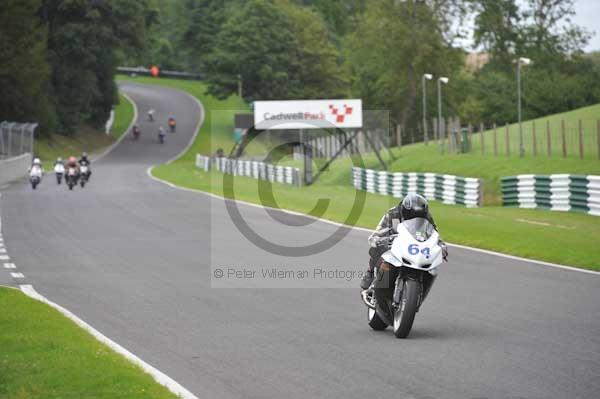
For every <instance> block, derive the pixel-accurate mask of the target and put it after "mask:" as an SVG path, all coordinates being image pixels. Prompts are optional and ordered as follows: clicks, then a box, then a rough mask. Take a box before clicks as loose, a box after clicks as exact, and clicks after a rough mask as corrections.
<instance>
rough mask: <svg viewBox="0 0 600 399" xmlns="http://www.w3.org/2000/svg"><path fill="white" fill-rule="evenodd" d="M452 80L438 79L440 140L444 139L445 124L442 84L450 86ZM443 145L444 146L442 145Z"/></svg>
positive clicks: (443, 77)
mask: <svg viewBox="0 0 600 399" xmlns="http://www.w3.org/2000/svg"><path fill="white" fill-rule="evenodd" d="M449 81H450V79H448V78H447V77H445V76H442V77H440V78H438V81H437V88H438V136H439V137H440V138H443V137H444V133H443V132H444V124H443V123H442V83H443V84H448V82H449ZM442 145H443V144H442Z"/></svg>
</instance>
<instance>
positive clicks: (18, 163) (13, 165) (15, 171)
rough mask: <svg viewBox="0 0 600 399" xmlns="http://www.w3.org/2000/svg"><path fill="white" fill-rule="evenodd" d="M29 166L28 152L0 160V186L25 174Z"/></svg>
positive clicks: (29, 155)
mask: <svg viewBox="0 0 600 399" xmlns="http://www.w3.org/2000/svg"><path fill="white" fill-rule="evenodd" d="M29 166H31V154H29V153H27V154H22V155H19V156H18V157H13V158H7V159H3V160H0V186H3V185H4V184H6V183H9V182H11V181H13V180H17V179H20V178H22V177H25V176H27V170H28V169H29Z"/></svg>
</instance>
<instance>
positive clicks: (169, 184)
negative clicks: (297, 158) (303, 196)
mask: <svg viewBox="0 0 600 399" xmlns="http://www.w3.org/2000/svg"><path fill="white" fill-rule="evenodd" d="M152 168H154V166H151V167H149V168H148V169H146V174H147V175H148V176H149V177H150V178H151V179H153V180H155V181H157V182H160V183H163V184H166V185H167V186H169V187H172V188H175V189H179V190H183V191H189V192H193V193H197V194H202V195H207V196H209V197H213V198H216V199H220V200H224V201H235V202H237V203H239V204H243V205H246V206H251V207H255V208H261V209H271V210H275V211H280V212H284V213H287V214H290V215H296V216H302V217H306V218H310V219H313V220H316V221H319V222H323V223H328V224H331V225H334V226H341V227H347V228H349V229H352V230H359V231H365V232H367V233H371V232H372V230H369V229H367V228H364V227H358V226H348V225H346V224H343V223H339V222H334V221H332V220H328V219H322V218H318V217H315V216H312V215H307V214H305V213H301V212H296V211H291V210H288V209H284V208H272V207H269V206H264V205H258V204H254V203H251V202H246V201H242V200H237V199H231V198H225V197H223V196H220V195H217V194H213V193H209V192H206V191H202V190H198V189H194V188H188V187H181V186H178V185H176V184H173V183H171V182H169V181H166V180H163V179H161V178H159V177H156V176H154V175H152ZM447 244H448V245H449V246H451V247H455V248H460V249H464V250H467V251H473V252H479V253H484V254H486V255H493V256H498V257H501V258H505V259H511V260H517V261H521V262H527V263H532V264H536V265H540V266H548V267H553V268H557V269H562V270H568V271H573V272H580V273H587V274H592V275H596V276H600V272H597V271H594V270H587V269H580V268H578V267H575V266H568V265H561V264H558V263H552V262H545V261H541V260H537V259H528V258H523V257H520V256H515V255H508V254H503V253H501V252H496V251H491V250H488V249H481V248H474V247H469V246H466V245H461V244H453V243H450V242H447Z"/></svg>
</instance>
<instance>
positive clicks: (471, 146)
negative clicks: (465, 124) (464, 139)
mask: <svg viewBox="0 0 600 399" xmlns="http://www.w3.org/2000/svg"><path fill="white" fill-rule="evenodd" d="M467 132H468V133H467V134H468V136H469V152H471V149H472V148H473V127H472V126H471V125H469V130H467Z"/></svg>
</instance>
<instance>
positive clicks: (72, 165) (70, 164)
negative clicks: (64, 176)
mask: <svg viewBox="0 0 600 399" xmlns="http://www.w3.org/2000/svg"><path fill="white" fill-rule="evenodd" d="M66 166H67V172H68V170H69V169H75V181H77V180H78V179H79V164H78V163H77V158H75V157H74V156H70V157H69V159H67V165H66Z"/></svg>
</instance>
